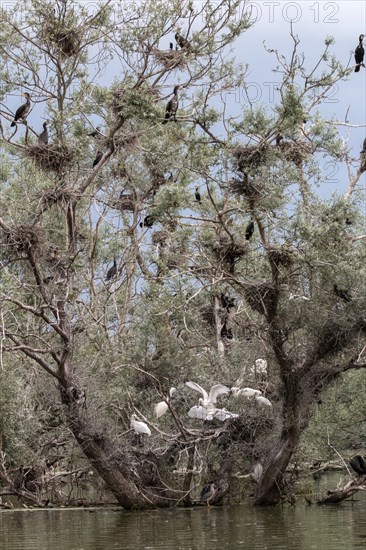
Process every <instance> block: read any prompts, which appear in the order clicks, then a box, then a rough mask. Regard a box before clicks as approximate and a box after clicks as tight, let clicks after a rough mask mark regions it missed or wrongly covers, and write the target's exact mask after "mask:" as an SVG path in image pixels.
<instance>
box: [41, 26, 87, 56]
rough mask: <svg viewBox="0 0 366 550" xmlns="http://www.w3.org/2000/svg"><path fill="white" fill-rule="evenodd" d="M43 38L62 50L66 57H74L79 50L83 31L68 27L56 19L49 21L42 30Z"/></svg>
mask: <svg viewBox="0 0 366 550" xmlns="http://www.w3.org/2000/svg"><path fill="white" fill-rule="evenodd" d="M42 35H43V39H44V40H45V41H47V42H49V43H51V44H52V45H53V46H56V48H57V49H58V50H59V52H61V54H62V55H63V56H64V57H72V56H74V55H76V54H77V53H78V52H79V49H80V44H81V32H80V30H79V31H78V30H76V29H67V28H65V27H63V26H62V25H60V23H59V22H58V21H56V20H51V21H49V22H48V23H47V24H46V25H45V26H44V27H43V31H42Z"/></svg>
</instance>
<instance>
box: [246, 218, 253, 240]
mask: <svg viewBox="0 0 366 550" xmlns="http://www.w3.org/2000/svg"><path fill="white" fill-rule="evenodd" d="M253 233H254V222H253V220H250V222H249V223H248V225H247V226H246V228H245V239H246V240H247V241H250V239H251V238H252V237H253Z"/></svg>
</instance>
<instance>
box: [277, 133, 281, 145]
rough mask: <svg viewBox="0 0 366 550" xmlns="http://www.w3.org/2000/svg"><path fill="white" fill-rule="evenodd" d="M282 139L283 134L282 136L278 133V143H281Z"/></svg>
mask: <svg viewBox="0 0 366 550" xmlns="http://www.w3.org/2000/svg"><path fill="white" fill-rule="evenodd" d="M282 140H283V136H281V134H277V136H276V145H279V144H280V143H281V141H282Z"/></svg>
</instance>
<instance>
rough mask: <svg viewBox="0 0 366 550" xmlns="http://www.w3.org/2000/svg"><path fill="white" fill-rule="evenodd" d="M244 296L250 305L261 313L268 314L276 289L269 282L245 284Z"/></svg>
mask: <svg viewBox="0 0 366 550" xmlns="http://www.w3.org/2000/svg"><path fill="white" fill-rule="evenodd" d="M244 296H245V299H246V301H247V302H248V304H249V305H250V307H251V308H252V309H253V310H254V311H257V312H258V313H260V314H261V315H268V313H269V312H270V311H271V310H272V309H273V308H274V306H275V303H276V291H275V289H274V288H273V286H271V285H270V284H269V283H255V284H252V285H247V286H246V288H245V289H244Z"/></svg>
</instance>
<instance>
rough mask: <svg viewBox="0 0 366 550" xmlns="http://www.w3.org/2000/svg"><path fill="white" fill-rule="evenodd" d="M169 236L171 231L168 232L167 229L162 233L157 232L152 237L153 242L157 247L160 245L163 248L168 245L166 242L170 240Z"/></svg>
mask: <svg viewBox="0 0 366 550" xmlns="http://www.w3.org/2000/svg"><path fill="white" fill-rule="evenodd" d="M169 235H170V233H169V231H166V230H165V229H163V230H161V231H155V232H154V233H153V234H152V235H151V241H152V243H153V244H155V245H158V244H160V245H161V246H163V245H164V244H165V243H166V241H167V240H168V238H169Z"/></svg>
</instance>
